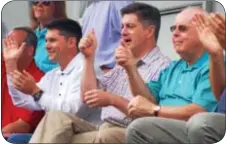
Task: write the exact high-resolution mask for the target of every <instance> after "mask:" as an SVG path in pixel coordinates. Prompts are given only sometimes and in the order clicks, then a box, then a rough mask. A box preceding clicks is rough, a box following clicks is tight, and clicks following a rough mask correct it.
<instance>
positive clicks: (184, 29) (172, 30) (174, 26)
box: [170, 25, 188, 32]
mask: <svg viewBox="0 0 226 144" xmlns="http://www.w3.org/2000/svg"><path fill="white" fill-rule="evenodd" d="M176 29H178V31H180V32H186V31H187V30H188V26H185V25H178V26H176V25H173V26H171V27H170V31H171V32H174V31H175V30H176Z"/></svg>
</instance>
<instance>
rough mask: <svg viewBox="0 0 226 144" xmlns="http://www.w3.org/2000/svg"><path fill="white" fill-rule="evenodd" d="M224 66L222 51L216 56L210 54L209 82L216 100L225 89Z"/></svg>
mask: <svg viewBox="0 0 226 144" xmlns="http://www.w3.org/2000/svg"><path fill="white" fill-rule="evenodd" d="M225 78H226V77H225V66H224V55H223V51H219V53H217V54H210V82H211V88H212V91H213V93H214V95H215V97H216V99H217V100H219V99H220V96H221V94H222V92H223V90H224V88H225V87H226V85H225Z"/></svg>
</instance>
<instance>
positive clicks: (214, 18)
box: [209, 13, 226, 49]
mask: <svg viewBox="0 0 226 144" xmlns="http://www.w3.org/2000/svg"><path fill="white" fill-rule="evenodd" d="M209 21H210V24H211V29H212V31H213V32H214V34H215V35H216V37H217V39H218V41H219V42H220V44H221V47H223V48H224V49H226V37H225V36H226V34H225V26H226V23H225V17H224V16H223V15H221V14H219V13H211V14H210V15H209Z"/></svg>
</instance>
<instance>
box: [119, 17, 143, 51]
mask: <svg viewBox="0 0 226 144" xmlns="http://www.w3.org/2000/svg"><path fill="white" fill-rule="evenodd" d="M146 33H147V28H145V27H144V26H143V25H142V23H141V22H140V21H139V19H138V17H137V16H136V15H135V14H125V15H124V16H123V18H122V29H121V36H122V37H121V39H122V40H123V41H124V42H125V43H126V44H127V45H128V47H129V48H131V49H139V48H140V47H142V45H143V44H144V43H145V40H146V35H145V34H146Z"/></svg>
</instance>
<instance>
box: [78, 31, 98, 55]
mask: <svg viewBox="0 0 226 144" xmlns="http://www.w3.org/2000/svg"><path fill="white" fill-rule="evenodd" d="M96 47H97V39H96V36H95V32H94V29H92V30H91V31H90V32H89V34H88V35H87V36H85V37H83V38H82V39H81V40H80V42H79V49H80V51H81V52H82V53H83V55H84V56H85V57H86V58H90V57H94V56H95V50H96Z"/></svg>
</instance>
